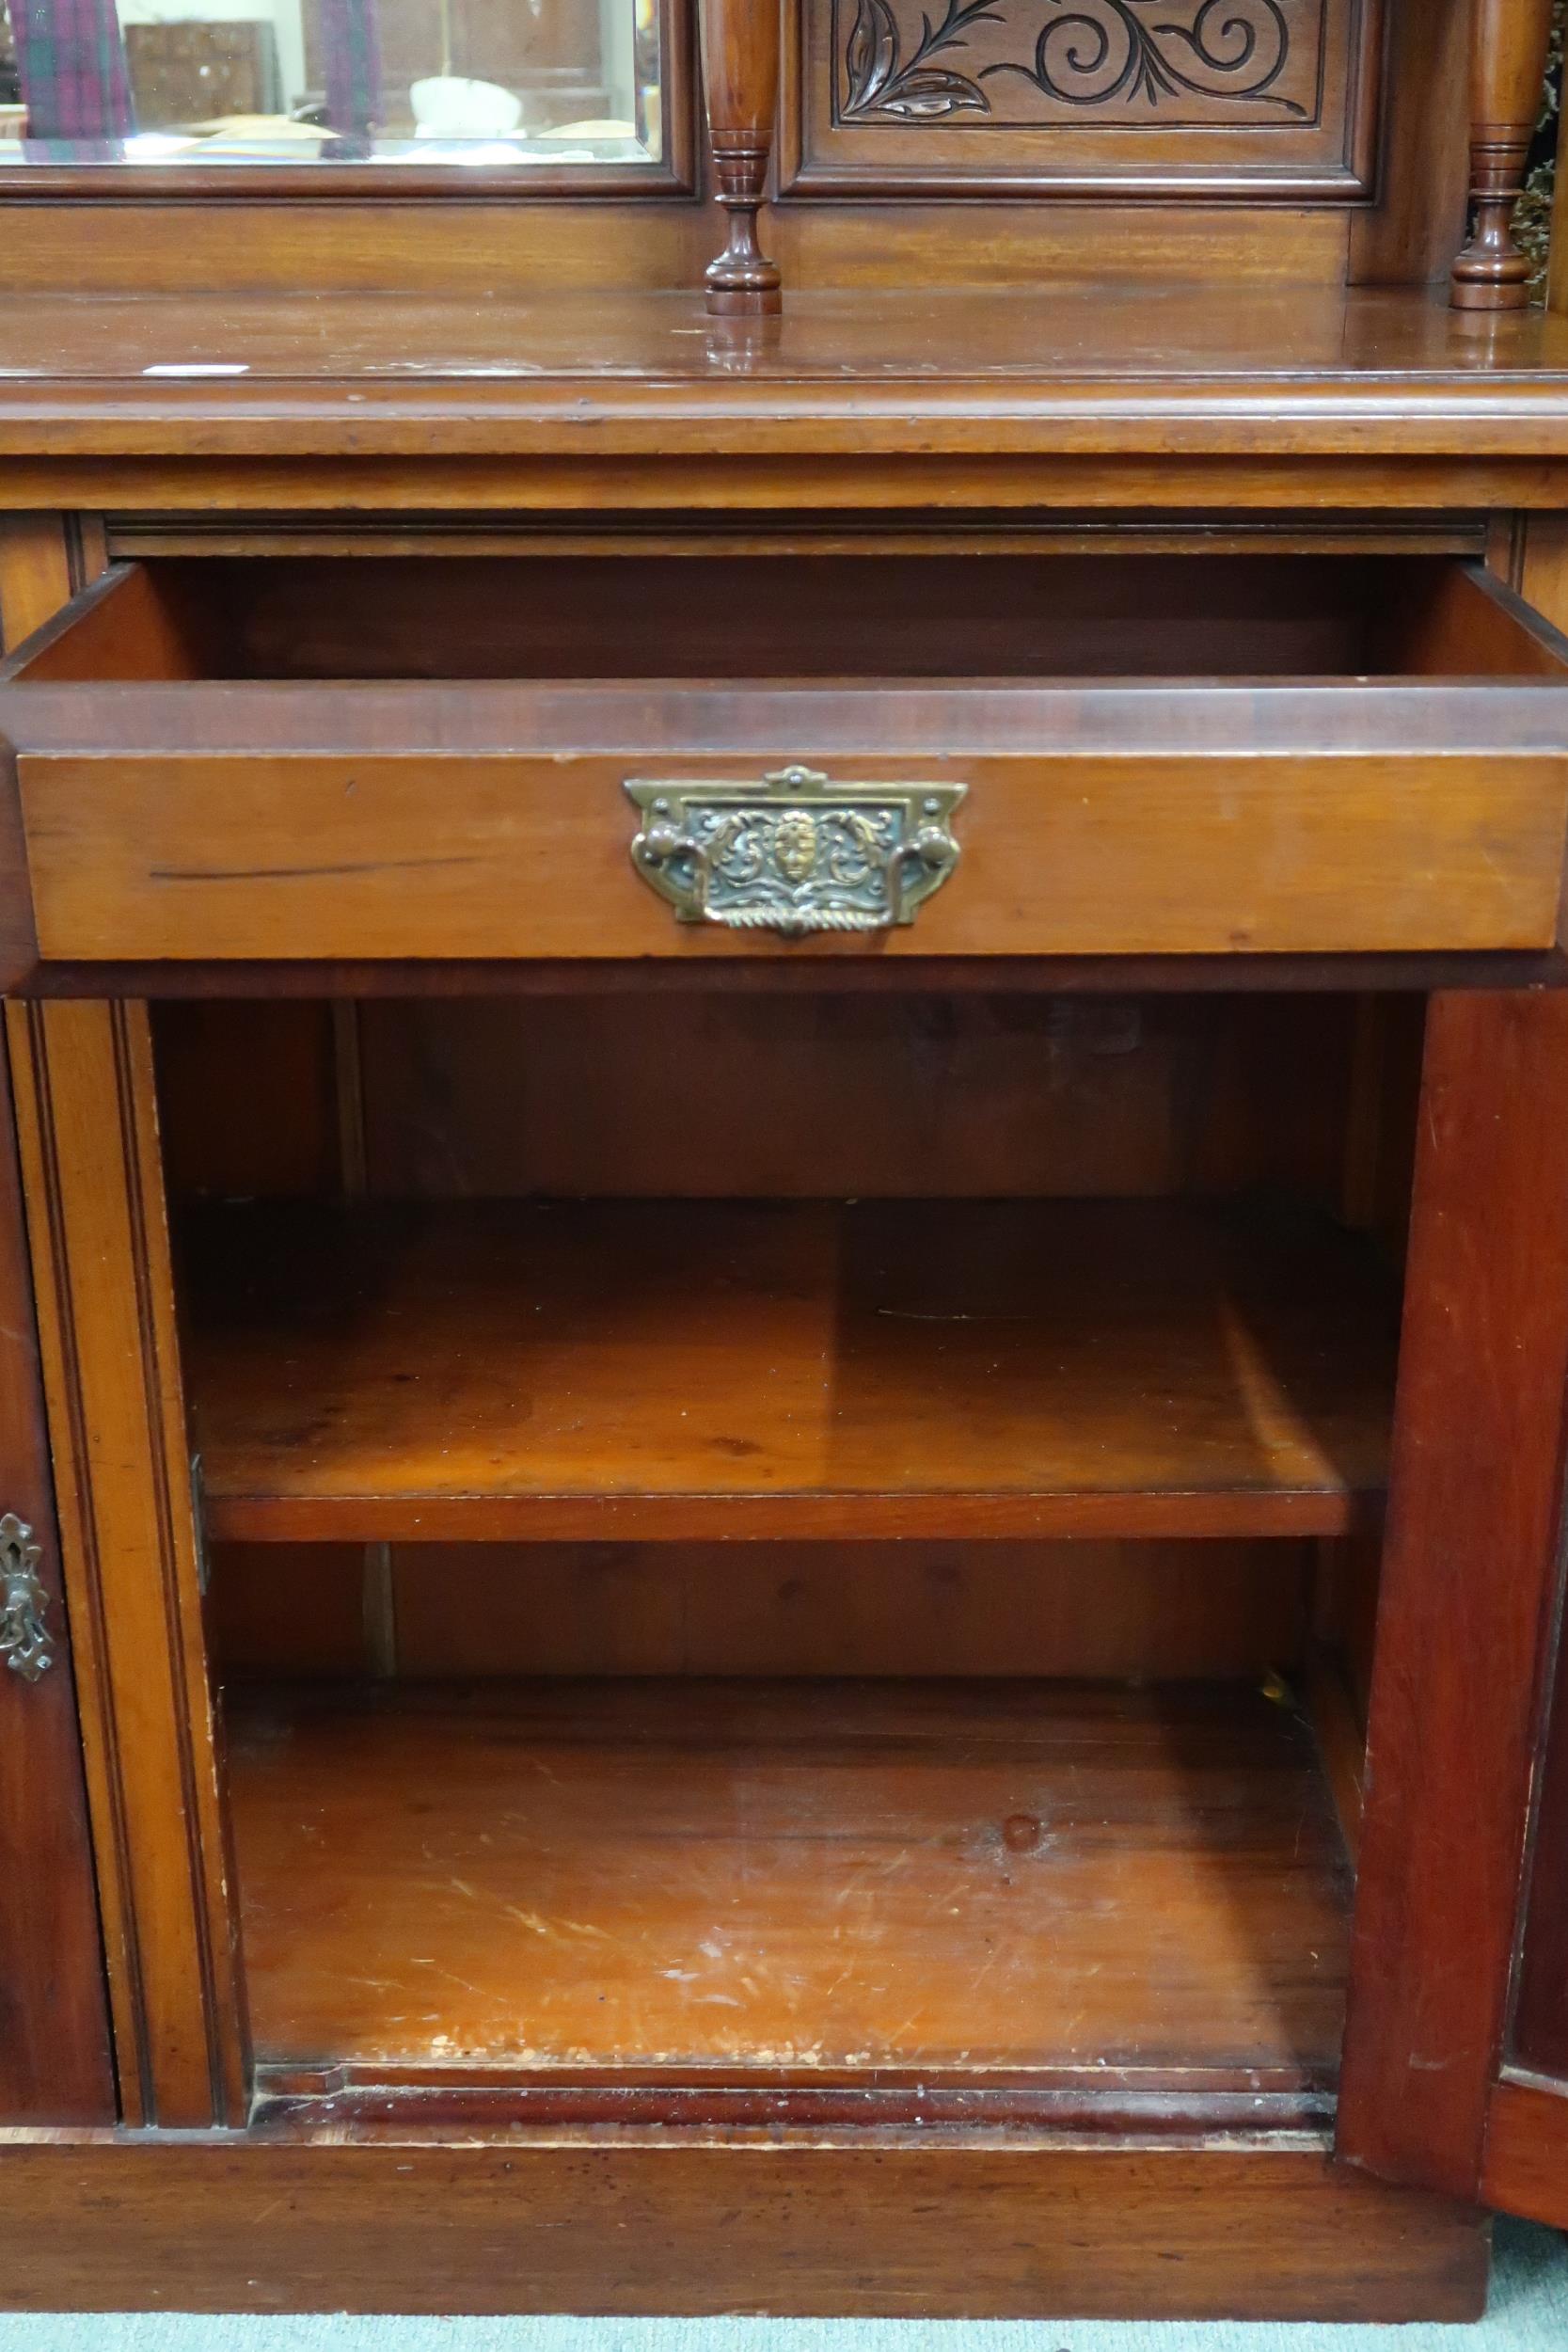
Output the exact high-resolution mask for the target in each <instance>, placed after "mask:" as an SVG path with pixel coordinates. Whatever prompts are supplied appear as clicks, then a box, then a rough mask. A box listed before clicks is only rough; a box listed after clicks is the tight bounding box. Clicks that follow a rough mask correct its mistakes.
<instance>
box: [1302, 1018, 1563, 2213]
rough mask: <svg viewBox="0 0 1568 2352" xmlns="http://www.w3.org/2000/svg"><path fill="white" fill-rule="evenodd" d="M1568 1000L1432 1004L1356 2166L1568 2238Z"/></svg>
mask: <svg viewBox="0 0 1568 2352" xmlns="http://www.w3.org/2000/svg"><path fill="white" fill-rule="evenodd" d="M1565 1399H1568V995H1564V994H1557V993H1534V994H1530V993H1509V994H1493V993H1476V994H1473V995H1459V994H1450V995H1440V996H1437V997H1434V998H1433V1002H1432V1006H1431V1009H1430V1013H1429V1018H1428V1026H1427V1048H1426V1060H1425V1067H1424V1071H1423V1078H1422V1100H1421V1119H1420V1132H1419V1140H1418V1152H1417V1167H1416V1191H1415V1201H1414V1214H1413V1221H1412V1228H1411V1242H1410V1257H1409V1271H1408V1281H1407V1290H1406V1307H1405V1319H1404V1331H1403V1339H1402V1353H1401V1361H1400V1389H1399V1406H1398V1417H1397V1425H1396V1430H1395V1437H1394V1449H1393V1462H1392V1469H1391V1477H1390V1491H1389V1518H1388V1536H1387V1543H1386V1552H1385V1562H1384V1581H1383V1591H1382V1597H1381V1601H1380V1606H1379V1615H1378V1650H1377V1663H1376V1669H1375V1673H1374V1677H1373V1688H1372V1706H1371V1723H1370V1738H1369V1750H1368V1780H1367V1790H1368V1793H1367V1809H1366V1816H1365V1821H1364V1831H1363V1840H1362V1849H1361V1860H1360V1883H1359V1889H1358V1894H1357V1901H1356V1919H1355V1940H1354V1953H1353V1960H1352V1970H1351V2005H1350V2018H1349V2026H1348V2031H1347V2035H1346V2043H1345V2063H1344V2072H1343V2077H1342V2082H1341V2090H1340V2103H1339V2143H1338V2144H1339V2153H1340V2154H1341V2156H1343V2157H1344V2158H1346V2159H1347V2160H1348V2161H1350V2162H1352V2163H1354V2164H1359V2165H1363V2166H1365V2167H1366V2168H1367V2169H1370V2170H1371V2171H1373V2172H1376V2173H1379V2174H1381V2175H1383V2176H1384V2177H1385V2178H1386V2179H1389V2180H1395V2181H1404V2182H1410V2183H1414V2184H1418V2185H1425V2186H1428V2187H1432V2188H1437V2189H1443V2190H1447V2191H1448V2192H1449V2193H1450V2194H1452V2195H1454V2196H1457V2197H1463V2198H1466V2199H1470V2200H1472V2201H1479V2202H1484V2203H1489V2204H1493V2205H1497V2206H1498V2207H1500V2208H1503V2209H1506V2210H1509V2211H1513V2212H1516V2213H1521V2214H1528V2215H1529V2216H1531V2217H1534V2218H1536V2219H1539V2220H1546V2221H1554V2222H1557V2223H1559V2224H1560V2225H1562V2226H1563V2227H1565V2228H1568V1670H1564V1668H1562V1667H1561V1666H1560V1664H1559V1647H1560V1645H1559V1628H1560V1619H1561V1613H1562V1593H1563V1547H1562V1524H1563V1458H1564V1447H1563V1437H1564V1404H1565Z"/></svg>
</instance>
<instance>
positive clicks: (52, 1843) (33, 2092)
mask: <svg viewBox="0 0 1568 2352" xmlns="http://www.w3.org/2000/svg"><path fill="white" fill-rule="evenodd" d="M0 1609H3V1618H0V2124H15V2123H92V2122H111V2121H112V2120H113V2118H114V2114H115V2093H114V2085H113V2076H112V2071H111V2067H110V2059H109V2027H108V2008H107V1998H106V1993H105V1987H104V1976H103V1949H102V1943H101V1939H100V1935H99V1927H98V1908H97V1902H96V1898H95V1893H94V1887H93V1870H92V1849H91V1845H90V1843H89V1839H88V1834H87V1801H86V1793H85V1788H84V1782H83V1771H82V1753H81V1746H80V1740H79V1734H78V1728H77V1721H76V1694H75V1691H74V1689H73V1687H72V1683H71V1660H70V1652H69V1645H68V1643H67V1638H66V1627H65V1622H64V1613H63V1611H64V1604H63V1599H62V1596H61V1591H60V1577H59V1545H58V1541H57V1538H56V1534H55V1518H54V1499H53V1494H52V1490H51V1483H50V1471H49V1450H48V1445H47V1441H46V1438H45V1434H44V1426H43V1409H42V1403H41V1397H40V1379H39V1361H38V1346H37V1340H36V1336H35V1331H34V1324H33V1300H32V1288H31V1281H30V1277H29V1268H28V1256H27V1244H26V1234H25V1231H24V1222H23V1212H22V1196H21V1187H20V1183H19V1179H18V1172H17V1160H16V1146H15V1137H14V1135H13V1132H12V1127H11V1104H10V1089H9V1073H8V1068H7V1064H6V1057H5V1053H4V1050H3V1047H0Z"/></svg>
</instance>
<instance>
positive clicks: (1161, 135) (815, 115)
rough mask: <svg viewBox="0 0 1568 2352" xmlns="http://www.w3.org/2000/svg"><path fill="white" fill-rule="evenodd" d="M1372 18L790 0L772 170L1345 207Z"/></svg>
mask: <svg viewBox="0 0 1568 2352" xmlns="http://www.w3.org/2000/svg"><path fill="white" fill-rule="evenodd" d="M1429 5H1431V0H1429ZM1391 12H1392V13H1393V15H1394V16H1395V17H1396V19H1397V18H1398V17H1400V16H1401V15H1402V13H1403V11H1402V9H1401V8H1398V7H1396V8H1394V9H1393V10H1392V11H1391ZM759 13H761V14H764V15H770V14H771V11H770V10H768V11H759ZM1384 17H1385V11H1384V8H1383V7H1382V6H1381V0H1238V5H1236V7H1235V8H1234V9H1233V11H1232V14H1231V15H1230V17H1229V19H1228V20H1227V25H1226V27H1225V29H1224V30H1223V31H1221V30H1218V29H1217V28H1216V25H1215V20H1214V16H1213V12H1212V10H1211V11H1209V12H1208V14H1207V15H1205V12H1204V10H1203V8H1202V5H1201V0H1170V5H1169V7H1168V9H1167V11H1166V13H1165V14H1164V15H1163V16H1162V17H1160V18H1158V19H1156V20H1155V21H1154V22H1153V23H1152V24H1147V25H1146V24H1144V23H1143V22H1142V19H1141V17H1140V16H1139V15H1138V13H1137V12H1136V11H1132V12H1130V13H1126V14H1123V13H1121V12H1118V11H1117V10H1114V9H1112V10H1105V11H1101V12H1096V11H1092V10H1086V11H1084V12H1083V13H1082V14H1081V15H1079V16H1077V17H1074V16H1072V15H1070V14H1068V13H1066V12H1064V13H1063V14H1062V17H1061V21H1060V23H1059V24H1053V19H1052V16H1051V14H1050V12H1046V13H1044V14H1041V13H1040V12H1039V11H1037V10H1036V9H1031V8H1009V7H1007V6H1006V5H1005V0H1004V5H991V6H989V7H986V8H958V7H955V8H951V9H946V10H944V11H942V12H938V11H935V10H928V9H927V8H922V7H921V6H919V5H917V0H881V5H880V6H879V8H875V9H873V8H869V7H868V8H864V9H861V8H853V7H835V6H833V5H832V0H790V4H789V6H788V7H787V8H786V24H785V31H784V45H785V54H786V60H787V70H786V88H787V93H788V94H787V101H786V110H785V125H784V151H783V156H782V160H781V177H782V179H783V183H784V186H785V188H786V189H787V190H788V192H789V194H790V195H791V197H792V198H794V199H797V200H799V199H800V198H801V197H806V196H810V197H816V198H821V197H824V196H829V195H832V196H839V197H843V198H860V199H865V198H868V197H870V198H876V199H881V200H882V201H883V202H884V203H888V202H889V200H890V199H905V200H906V201H909V200H911V199H919V198H921V197H922V196H927V197H929V196H946V197H949V198H952V197H962V198H968V199H989V200H990V203H991V204H995V203H996V202H997V201H998V200H999V199H1003V198H1006V197H1015V198H1016V197H1020V196H1023V197H1027V196H1030V195H1033V196H1037V197H1042V198H1054V199H1058V200H1061V199H1069V198H1074V197H1076V198H1079V199H1085V200H1087V201H1088V202H1090V203H1094V204H1099V205H1110V204H1114V203H1115V202H1116V201H1117V199H1118V198H1119V199H1126V198H1136V197H1142V198H1144V199H1150V198H1158V199H1162V201H1163V203H1164V206H1165V207H1166V208H1167V209H1168V211H1169V212H1170V213H1173V214H1176V215H1180V209H1181V208H1182V207H1183V206H1184V205H1191V204H1202V203H1204V202H1205V201H1212V199H1213V198H1214V197H1215V196H1226V197H1228V198H1230V199H1233V200H1235V201H1237V202H1239V203H1243V204H1245V203H1250V204H1253V205H1256V206H1259V207H1261V206H1265V205H1275V206H1288V205H1291V204H1293V203H1294V204H1299V203H1301V202H1302V201H1303V200H1304V199H1305V200H1307V201H1313V200H1316V201H1317V202H1319V203H1330V204H1332V203H1334V202H1335V201H1338V202H1341V203H1346V202H1354V201H1355V199H1357V197H1361V198H1367V197H1370V196H1375V194H1376V187H1375V178H1376V175H1375V171H1374V163H1375V159H1376V155H1377V150H1378V137H1377V133H1378V117H1379V98H1380V94H1381V76H1380V72H1379V67H1380V63H1381V54H1382V49H1383V38H1384V31H1385V24H1384ZM1162 101H1163V102H1164V103H1161V102H1162ZM1172 102H1174V103H1172ZM1401 160H1402V161H1405V160H1406V158H1405V157H1404V156H1403V154H1402V156H1401ZM1409 161H1410V163H1411V164H1412V165H1413V163H1414V159H1413V158H1410V159H1409ZM895 217H896V215H895ZM1445 258H1447V257H1445Z"/></svg>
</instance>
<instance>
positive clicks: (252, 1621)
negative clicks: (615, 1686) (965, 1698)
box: [214, 1536, 1311, 1682]
mask: <svg viewBox="0 0 1568 2352" xmlns="http://www.w3.org/2000/svg"><path fill="white" fill-rule="evenodd" d="M280 1551H281V1555H282V1556H281V1560H279V1554H280ZM295 1557H297V1558H299V1559H300V1560H301V1561H315V1562H318V1563H319V1549H318V1548H312V1549H310V1550H309V1551H308V1552H304V1553H301V1554H298V1555H294V1554H293V1553H291V1552H290V1551H289V1550H288V1549H287V1548H286V1547H279V1546H277V1545H276V1544H257V1545H254V1546H252V1547H250V1548H249V1549H246V1550H245V1552H244V1553H243V1555H242V1557H241V1558H240V1559H239V1560H231V1559H230V1558H229V1557H228V1556H227V1554H224V1555H221V1556H220V1561H219V1565H218V1569H217V1571H216V1574H215V1577H214V1590H217V1589H218V1588H219V1586H220V1585H221V1586H223V1587H226V1588H229V1589H230V1592H234V1591H243V1590H245V1589H247V1588H248V1589H249V1591H250V1592H251V1593H252V1595H253V1596H254V1597H253V1598H252V1599H251V1601H250V1603H249V1614H248V1616H246V1615H245V1613H244V1611H245V1603H244V1602H242V1601H238V1600H236V1599H232V1598H231V1599H230V1600H229V1601H228V1602H227V1603H226V1607H227V1608H228V1610H229V1616H228V1618H227V1620H226V1624H227V1627H228V1628H229V1629H230V1630H229V1638H230V1644H231V1646H230V1648H228V1649H227V1650H226V1652H225V1656H226V1659H228V1660H230V1661H233V1662H235V1663H238V1664H239V1665H241V1666H246V1665H249V1664H250V1663H252V1661H254V1663H255V1664H256V1665H259V1666H260V1667H261V1668H262V1669H264V1670H267V1671H271V1672H273V1673H287V1672H289V1671H290V1669H289V1664H288V1657H287V1653H286V1648H285V1645H284V1643H283V1642H282V1641H281V1640H279V1639H277V1637H276V1636H275V1638H274V1640H273V1642H272V1645H271V1647H270V1649H267V1648H264V1647H261V1646H260V1645H258V1644H257V1643H256V1638H255V1635H254V1634H252V1636H251V1640H250V1643H249V1644H248V1645H242V1644H243V1643H244V1636H245V1630H246V1628H247V1627H255V1628H257V1629H260V1627H261V1625H264V1624H265V1623H266V1622H267V1617H268V1612H267V1609H266V1602H265V1599H264V1598H263V1596H264V1594H265V1592H266V1589H267V1586H268V1584H269V1582H270V1581H271V1579H272V1577H273V1574H274V1567H273V1564H274V1562H278V1563H279V1568H280V1572H281V1575H282V1578H283V1581H284V1589H283V1594H282V1595H281V1596H280V1599H281V1600H282V1603H283V1606H284V1607H287V1605H288V1602H289V1600H290V1599H291V1598H292V1599H293V1604H294V1622H295V1624H296V1625H297V1624H298V1623H299V1622H300V1621H301V1618H302V1616H304V1617H305V1618H306V1619H307V1621H309V1609H310V1599H311V1596H312V1595H313V1596H316V1607H317V1610H318V1612H320V1611H321V1609H322V1604H323V1600H324V1598H325V1596H326V1595H328V1594H329V1593H330V1591H331V1582H332V1580H331V1572H330V1568H329V1566H327V1565H317V1566H316V1569H315V1573H314V1575H313V1576H309V1575H308V1573H307V1571H306V1570H305V1569H304V1568H303V1567H302V1568H300V1569H298V1570H296V1571H295V1572H294V1573H293V1574H292V1575H291V1573H290V1567H289V1563H290V1562H291V1560H293V1559H294V1558H295ZM1310 1570H1311V1557H1310V1548H1309V1547H1308V1546H1307V1545H1296V1544H1291V1543H1288V1542H1283V1541H1281V1540H1280V1539H1279V1538H1278V1537H1273V1538H1270V1539H1267V1540H1264V1541H1260V1542H1258V1543H1251V1544H1247V1543H1224V1542H1218V1541H1210V1542H1207V1543H1204V1544H1202V1545H1195V1544H1191V1543H1185V1542H1180V1541H1172V1542H1169V1543H1164V1544H1157V1543H1156V1544H1148V1543H1146V1544H1117V1543H1107V1542H1099V1543H1097V1542H1094V1541H1092V1540H1090V1539H1089V1538H1087V1537H1082V1536H1081V1537H1079V1538H1078V1539H1077V1540H1076V1541H1074V1542H1070V1543H1062V1544H1009V1543H999V1542H997V1541H995V1540H994V1539H987V1540H982V1541H979V1542H974V1543H969V1544H931V1543H920V1542H917V1541H914V1540H911V1539H908V1538H906V1539H905V1540H904V1541H903V1542H900V1543H896V1544H863V1543H862V1544H844V1543H831V1542H816V1543H803V1544H748V1545H747V1547H746V1549H745V1552H744V1554H743V1555H741V1556H740V1557H738V1558H737V1557H736V1552H735V1550H734V1549H733V1547H732V1546H730V1545H728V1544H722V1543H720V1544H705V1545H692V1544H678V1545H672V1544H592V1545H577V1544H572V1545H549V1544H529V1545H527V1546H524V1547H518V1548H516V1549H509V1548H508V1547H505V1546H499V1545H495V1544H484V1545H467V1544H463V1545H448V1546H442V1545H430V1544H415V1545H408V1546H398V1547H397V1548H395V1549H394V1552H393V1557H392V1572H393V1581H394V1593H395V1619H396V1629H397V1659H398V1668H399V1672H400V1673H401V1674H403V1675H404V1676H405V1677H408V1678H410V1679H418V1678H420V1677H430V1676H435V1677H447V1676H452V1675H457V1676H483V1677H490V1676H494V1675H550V1674H563V1675H622V1674H626V1675H641V1674H653V1675H660V1674H666V1675H668V1674H698V1675H815V1674H829V1675H831V1674H839V1675H871V1676H876V1677H880V1678H886V1677H898V1676H901V1675H914V1676H921V1675H1000V1676H1003V1677H1021V1676H1044V1675H1064V1676H1069V1677H1108V1678H1112V1679H1117V1680H1126V1679H1129V1678H1136V1677H1145V1678H1158V1679H1159V1680H1161V1681H1166V1682H1174V1681H1180V1680H1183V1679H1186V1678H1199V1679H1214V1678H1222V1679H1232V1678H1247V1677H1250V1678H1251V1679H1252V1680H1253V1681H1254V1682H1260V1681H1261V1680H1262V1679H1263V1677H1264V1676H1265V1675H1266V1674H1268V1673H1269V1672H1270V1671H1271V1670H1273V1669H1279V1668H1283V1669H1285V1670H1287V1671H1288V1670H1290V1669H1291V1667H1292V1666H1293V1665H1294V1663H1295V1661H1296V1660H1297V1658H1298V1656H1299V1655H1300V1653H1301V1646H1302V1636H1303V1629H1304V1625H1305V1619H1306V1596H1307V1588H1308V1583H1309V1578H1310ZM342 1581H343V1580H342V1579H341V1578H340V1580H339V1584H340V1589H341V1585H342ZM326 1607H327V1609H328V1610H331V1609H332V1603H331V1601H330V1600H329V1599H327V1600H326ZM337 1607H338V1608H339V1609H344V1603H343V1602H342V1601H340V1602H339V1603H338V1604H337ZM345 1614H346V1610H345ZM332 1621H333V1622H338V1621H339V1620H338V1618H337V1616H336V1613H335V1612H334V1614H333V1620H332Z"/></svg>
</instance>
